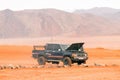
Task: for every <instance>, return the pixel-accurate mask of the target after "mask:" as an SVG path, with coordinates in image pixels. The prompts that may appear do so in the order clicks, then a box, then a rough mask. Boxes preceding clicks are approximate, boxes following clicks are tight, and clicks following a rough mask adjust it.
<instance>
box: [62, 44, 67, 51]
mask: <svg viewBox="0 0 120 80" xmlns="http://www.w3.org/2000/svg"><path fill="white" fill-rule="evenodd" d="M60 46H61V48H62V50H63V51H65V50H66V49H67V48H68V47H69V45H60Z"/></svg>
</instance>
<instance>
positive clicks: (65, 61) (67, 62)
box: [63, 57, 72, 66]
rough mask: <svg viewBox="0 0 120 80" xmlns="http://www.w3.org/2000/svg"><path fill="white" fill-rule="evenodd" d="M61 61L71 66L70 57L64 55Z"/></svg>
mask: <svg viewBox="0 0 120 80" xmlns="http://www.w3.org/2000/svg"><path fill="white" fill-rule="evenodd" d="M63 63H64V65H65V66H71V64H72V61H71V59H70V58H69V57H65V58H64V59H63Z"/></svg>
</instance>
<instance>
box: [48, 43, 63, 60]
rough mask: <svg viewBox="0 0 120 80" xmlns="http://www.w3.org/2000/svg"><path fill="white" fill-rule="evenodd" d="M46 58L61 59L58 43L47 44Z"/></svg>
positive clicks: (61, 53)
mask: <svg viewBox="0 0 120 80" xmlns="http://www.w3.org/2000/svg"><path fill="white" fill-rule="evenodd" d="M46 55H47V58H48V59H50V60H60V59H62V56H63V52H62V51H61V48H60V45H59V44H49V45H48V48H47V52H46Z"/></svg>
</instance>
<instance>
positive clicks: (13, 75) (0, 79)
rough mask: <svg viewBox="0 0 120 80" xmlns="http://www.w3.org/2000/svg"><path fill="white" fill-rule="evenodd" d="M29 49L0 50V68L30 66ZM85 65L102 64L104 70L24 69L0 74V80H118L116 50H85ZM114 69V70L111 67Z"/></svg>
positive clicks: (118, 52)
mask: <svg viewBox="0 0 120 80" xmlns="http://www.w3.org/2000/svg"><path fill="white" fill-rule="evenodd" d="M32 49H33V47H32V46H0V65H7V64H19V65H34V64H37V61H36V60H34V59H33V58H32V57H31V51H32ZM85 51H86V52H87V53H88V55H89V60H88V61H87V64H88V65H94V63H97V64H106V65H108V66H105V67H97V66H93V67H80V66H75V65H74V66H72V67H68V68H57V67H53V68H52V67H51V68H27V69H15V70H10V69H4V70H0V80H38V79H39V80H61V79H65V80H119V79H120V50H109V49H104V48H87V49H85ZM114 65H117V66H114Z"/></svg>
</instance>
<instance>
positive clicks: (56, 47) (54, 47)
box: [46, 44, 61, 51]
mask: <svg viewBox="0 0 120 80" xmlns="http://www.w3.org/2000/svg"><path fill="white" fill-rule="evenodd" d="M59 49H61V48H60V45H59V44H47V48H46V50H49V51H59Z"/></svg>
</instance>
